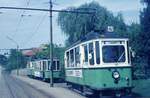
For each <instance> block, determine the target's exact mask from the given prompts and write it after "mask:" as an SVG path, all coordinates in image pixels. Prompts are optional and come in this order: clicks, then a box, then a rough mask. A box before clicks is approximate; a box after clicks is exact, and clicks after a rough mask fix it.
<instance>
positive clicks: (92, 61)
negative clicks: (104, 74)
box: [89, 43, 94, 65]
mask: <svg viewBox="0 0 150 98" xmlns="http://www.w3.org/2000/svg"><path fill="white" fill-rule="evenodd" d="M89 62H90V65H94V47H93V43H89Z"/></svg>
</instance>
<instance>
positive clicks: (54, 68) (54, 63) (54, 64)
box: [53, 61, 57, 70]
mask: <svg viewBox="0 0 150 98" xmlns="http://www.w3.org/2000/svg"><path fill="white" fill-rule="evenodd" d="M53 70H57V69H56V61H53Z"/></svg>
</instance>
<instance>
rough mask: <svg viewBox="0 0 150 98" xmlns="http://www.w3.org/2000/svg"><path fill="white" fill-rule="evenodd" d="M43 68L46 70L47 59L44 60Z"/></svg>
mask: <svg viewBox="0 0 150 98" xmlns="http://www.w3.org/2000/svg"><path fill="white" fill-rule="evenodd" d="M43 70H46V61H43Z"/></svg>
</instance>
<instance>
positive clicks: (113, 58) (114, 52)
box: [102, 45, 125, 63]
mask: <svg viewBox="0 0 150 98" xmlns="http://www.w3.org/2000/svg"><path fill="white" fill-rule="evenodd" d="M102 51H103V62H104V63H117V62H125V48H124V46H123V45H119V46H111V45H110V46H109V45H107V46H103V48H102Z"/></svg>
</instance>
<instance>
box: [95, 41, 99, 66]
mask: <svg viewBox="0 0 150 98" xmlns="http://www.w3.org/2000/svg"><path fill="white" fill-rule="evenodd" d="M95 48H96V63H97V64H100V48H99V41H96V42H95Z"/></svg>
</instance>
